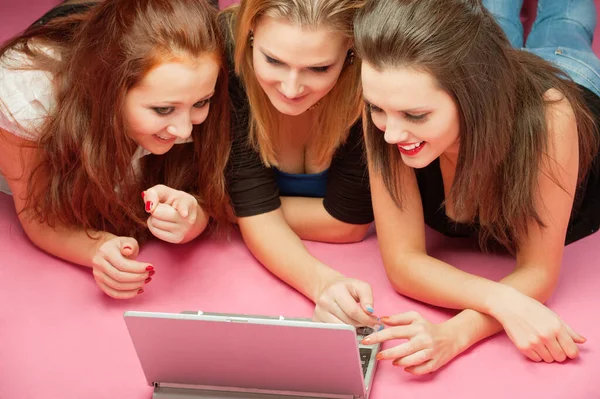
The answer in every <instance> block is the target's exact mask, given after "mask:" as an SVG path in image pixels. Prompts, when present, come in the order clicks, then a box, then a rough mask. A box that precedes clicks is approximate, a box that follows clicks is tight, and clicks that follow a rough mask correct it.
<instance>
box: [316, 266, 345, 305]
mask: <svg viewBox="0 0 600 399" xmlns="http://www.w3.org/2000/svg"><path fill="white" fill-rule="evenodd" d="M316 275H317V278H316V282H317V284H315V286H314V287H313V289H312V290H311V298H309V299H310V300H311V301H313V302H314V303H316V302H317V301H318V300H319V297H321V294H323V292H324V291H325V290H326V289H327V288H328V287H329V286H330V285H332V284H333V283H334V282H336V281H337V280H341V279H343V278H345V276H344V275H343V274H342V273H340V272H338V271H337V270H334V269H332V268H330V267H329V266H326V265H324V264H322V263H320V262H319V264H318V266H317V272H316Z"/></svg>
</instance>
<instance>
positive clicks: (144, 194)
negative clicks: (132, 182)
mask: <svg viewBox="0 0 600 399" xmlns="http://www.w3.org/2000/svg"><path fill="white" fill-rule="evenodd" d="M145 196H146V193H145V192H143V191H142V199H144V197H145Z"/></svg>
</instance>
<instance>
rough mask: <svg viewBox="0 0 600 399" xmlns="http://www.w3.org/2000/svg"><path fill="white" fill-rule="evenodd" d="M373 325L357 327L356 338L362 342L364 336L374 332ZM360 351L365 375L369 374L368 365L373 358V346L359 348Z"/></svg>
mask: <svg viewBox="0 0 600 399" xmlns="http://www.w3.org/2000/svg"><path fill="white" fill-rule="evenodd" d="M374 332H375V330H373V329H372V328H371V327H358V328H357V329H356V340H357V341H358V342H359V343H360V341H362V340H363V338H364V337H366V336H367V335H370V334H372V333H374ZM358 353H359V354H360V364H361V366H362V370H363V377H366V375H367V366H368V365H369V361H370V360H371V356H372V354H373V349H371V348H361V347H359V348H358Z"/></svg>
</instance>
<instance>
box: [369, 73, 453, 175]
mask: <svg viewBox="0 0 600 399" xmlns="http://www.w3.org/2000/svg"><path fill="white" fill-rule="evenodd" d="M362 83H363V91H364V97H365V100H366V102H367V104H368V106H369V108H370V113H371V118H372V120H373V123H374V124H375V126H377V128H378V129H379V130H381V131H383V132H385V136H384V137H385V141H386V142H387V143H389V144H393V145H396V146H397V147H398V151H400V154H401V156H402V160H403V161H404V163H405V164H406V165H408V166H410V167H413V168H423V167H425V166H427V165H429V164H430V163H431V162H432V161H434V160H435V159H437V158H438V157H439V156H440V155H442V154H447V155H449V156H452V157H453V158H454V157H456V155H457V154H458V147H459V132H460V118H459V114H458V108H457V107H456V104H455V102H454V101H453V99H452V97H450V95H448V93H446V92H445V91H444V90H442V89H440V88H439V87H438V85H437V83H436V81H435V80H434V79H433V77H432V76H431V75H430V74H428V73H424V72H418V71H415V70H412V69H408V68H385V69H383V70H377V69H376V68H374V67H373V66H371V65H369V64H368V63H366V62H363V64H362Z"/></svg>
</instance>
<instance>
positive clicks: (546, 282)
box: [532, 273, 558, 303]
mask: <svg viewBox="0 0 600 399" xmlns="http://www.w3.org/2000/svg"><path fill="white" fill-rule="evenodd" d="M537 281H538V284H537V287H536V288H535V292H534V293H533V295H532V296H533V298H535V299H537V300H538V301H540V302H541V303H546V301H548V300H549V299H550V298H551V297H552V295H553V294H554V291H555V290H556V286H557V284H558V276H553V275H551V274H550V273H540V277H539V278H538V279H537Z"/></svg>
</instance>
